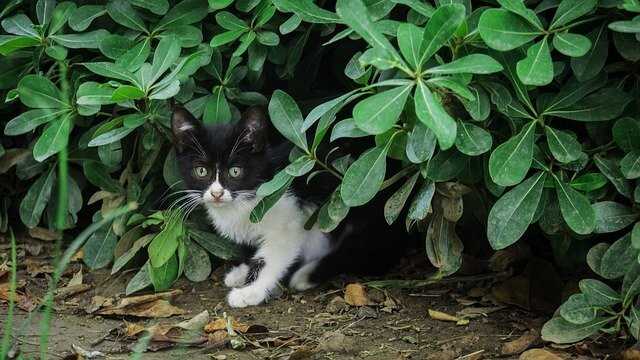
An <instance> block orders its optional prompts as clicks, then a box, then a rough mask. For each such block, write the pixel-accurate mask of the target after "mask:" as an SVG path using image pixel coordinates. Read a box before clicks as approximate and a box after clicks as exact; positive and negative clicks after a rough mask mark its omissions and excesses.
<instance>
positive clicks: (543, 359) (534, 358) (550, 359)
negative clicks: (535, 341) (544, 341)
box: [519, 349, 563, 360]
mask: <svg viewBox="0 0 640 360" xmlns="http://www.w3.org/2000/svg"><path fill="white" fill-rule="evenodd" d="M519 360H563V359H562V358H561V357H560V356H558V355H556V354H554V353H552V352H551V351H548V350H545V349H531V350H528V351H527V352H524V353H522V355H520V357H519Z"/></svg>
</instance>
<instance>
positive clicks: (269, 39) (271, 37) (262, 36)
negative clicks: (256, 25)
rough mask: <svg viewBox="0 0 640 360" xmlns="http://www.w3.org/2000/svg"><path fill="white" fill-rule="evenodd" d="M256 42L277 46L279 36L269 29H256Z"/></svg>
mask: <svg viewBox="0 0 640 360" xmlns="http://www.w3.org/2000/svg"><path fill="white" fill-rule="evenodd" d="M256 38H257V39H258V42H259V43H260V44H262V45H265V46H278V44H279V43H280V37H279V36H278V34H276V33H274V32H271V31H258V32H257V34H256Z"/></svg>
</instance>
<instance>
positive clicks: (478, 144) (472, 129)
mask: <svg viewBox="0 0 640 360" xmlns="http://www.w3.org/2000/svg"><path fill="white" fill-rule="evenodd" d="M492 141H493V139H492V138H491V134H490V133H489V132H488V131H487V130H485V129H483V128H481V127H479V126H476V125H473V124H471V123H468V122H465V121H460V122H458V135H457V137H456V148H457V149H458V150H460V152H461V153H463V154H465V155H469V156H478V155H480V154H484V153H485V152H487V151H489V150H491V145H492Z"/></svg>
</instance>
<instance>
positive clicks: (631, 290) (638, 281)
mask: <svg viewBox="0 0 640 360" xmlns="http://www.w3.org/2000/svg"><path fill="white" fill-rule="evenodd" d="M631 253H633V252H631ZM639 293H640V264H638V262H637V261H634V262H632V263H631V264H630V265H629V268H628V269H627V271H626V273H625V274H624V278H623V279H622V292H621V295H622V306H623V307H628V306H629V305H630V304H631V303H632V301H633V299H634V298H635V297H636V295H638V294H639Z"/></svg>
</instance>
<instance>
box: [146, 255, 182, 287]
mask: <svg viewBox="0 0 640 360" xmlns="http://www.w3.org/2000/svg"><path fill="white" fill-rule="evenodd" d="M147 268H148V269H147V271H148V272H149V278H150V279H151V283H152V284H153V289H154V290H155V291H163V290H167V289H169V288H171V285H172V284H173V282H174V281H176V279H177V278H178V275H179V274H178V256H176V254H175V253H173V254H172V256H171V257H170V258H169V259H168V260H167V261H166V262H165V263H164V264H162V266H159V267H154V266H152V265H151V262H149V263H148V264H147Z"/></svg>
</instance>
